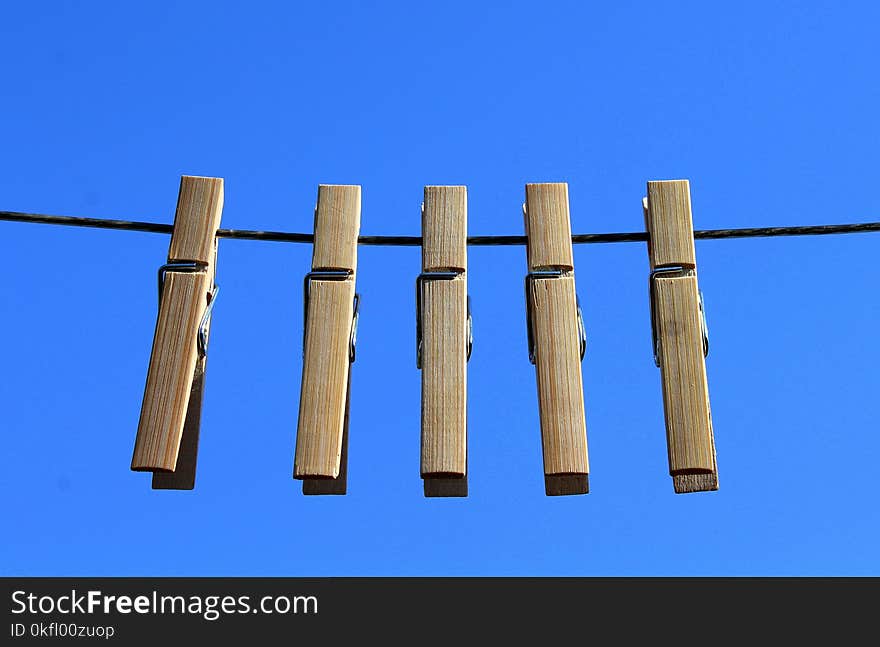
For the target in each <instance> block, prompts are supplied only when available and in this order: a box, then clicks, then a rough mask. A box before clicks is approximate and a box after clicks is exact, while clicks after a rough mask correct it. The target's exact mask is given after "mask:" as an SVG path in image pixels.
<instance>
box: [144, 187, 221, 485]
mask: <svg viewBox="0 0 880 647" xmlns="http://www.w3.org/2000/svg"><path fill="white" fill-rule="evenodd" d="M222 212H223V179H222V178H211V177H192V176H187V175H184V176H183V177H182V178H181V179H180V193H179V196H178V199H177V212H176V214H175V216H174V230H173V233H172V235H171V245H170V247H169V250H168V263H166V264H165V265H163V266H162V267H160V268H159V315H158V318H157V321H156V333H155V336H154V338H153V350H152V353H151V355H150V365H149V369H148V370H147V384H146V388H145V389H144V400H143V406H142V407H141V417H140V423H139V424H138V431H137V438H136V439H135V445H134V455H133V457H132V460H131V469H132V470H135V471H149V472H153V489H165V490H191V489H193V487H194V485H195V474H196V455H197V452H198V445H199V425H200V421H201V410H202V394H203V392H204V384H205V362H206V356H207V348H208V331H209V324H210V317H211V310H212V308H213V306H214V301H215V300H216V297H217V290H218V288H217V286H216V285H215V284H214V274H215V266H216V262H217V228H218V227H219V226H220V216H221V214H222Z"/></svg>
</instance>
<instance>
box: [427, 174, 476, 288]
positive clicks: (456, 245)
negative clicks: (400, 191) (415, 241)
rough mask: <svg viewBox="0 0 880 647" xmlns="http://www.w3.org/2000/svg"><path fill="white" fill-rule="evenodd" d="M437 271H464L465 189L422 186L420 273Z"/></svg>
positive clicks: (465, 241)
mask: <svg viewBox="0 0 880 647" xmlns="http://www.w3.org/2000/svg"><path fill="white" fill-rule="evenodd" d="M437 270H454V271H459V272H464V271H465V270H467V187H464V186H426V187H425V201H424V208H423V211H422V271H424V272H432V271H437Z"/></svg>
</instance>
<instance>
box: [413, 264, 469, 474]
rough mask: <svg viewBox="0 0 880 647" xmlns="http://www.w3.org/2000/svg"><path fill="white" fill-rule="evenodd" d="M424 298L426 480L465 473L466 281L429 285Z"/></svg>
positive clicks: (435, 282) (423, 455) (423, 360)
mask: <svg viewBox="0 0 880 647" xmlns="http://www.w3.org/2000/svg"><path fill="white" fill-rule="evenodd" d="M422 292H423V300H422V321H423V323H422V460H421V472H422V477H423V478H424V477H425V476H430V475H446V476H452V475H458V476H464V475H465V474H466V473H467V401H466V399H467V280H466V279H465V277H464V276H459V277H458V278H455V279H447V280H434V281H427V282H426V283H425V284H424V286H423V288H422Z"/></svg>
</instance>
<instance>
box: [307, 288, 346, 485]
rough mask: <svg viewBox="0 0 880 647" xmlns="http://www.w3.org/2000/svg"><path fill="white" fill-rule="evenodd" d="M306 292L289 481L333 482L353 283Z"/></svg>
mask: <svg viewBox="0 0 880 647" xmlns="http://www.w3.org/2000/svg"><path fill="white" fill-rule="evenodd" d="M310 293H311V296H310V298H309V307H308V313H307V318H306V334H305V353H304V357H303V377H302V390H301V395H300V409H299V423H298V427H297V435H296V458H295V461H294V478H298V479H302V478H336V477H338V476H339V470H340V458H341V452H342V435H343V426H344V419H345V402H346V397H347V395H348V373H349V363H350V362H349V339H350V333H351V318H352V309H353V308H352V301H353V298H354V278H350V279H346V280H344V281H327V280H313V281H312V282H311V290H310Z"/></svg>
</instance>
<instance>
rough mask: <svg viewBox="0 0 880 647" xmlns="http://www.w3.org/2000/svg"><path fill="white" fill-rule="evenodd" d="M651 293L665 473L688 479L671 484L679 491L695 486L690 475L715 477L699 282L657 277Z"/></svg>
mask: <svg viewBox="0 0 880 647" xmlns="http://www.w3.org/2000/svg"><path fill="white" fill-rule="evenodd" d="M653 289H654V303H655V309H656V322H657V331H658V334H659V337H660V347H659V358H660V371H661V380H662V383H663V405H664V411H665V419H666V433H667V442H668V448H669V472H670V474H671V475H672V476H673V477H676V476H682V477H685V476H687V477H688V478H681V479H678V480H677V481H676V480H674V483H675V484H676V491H678V487H679V486H681V487H693V486H695V485H699V484H700V481H701V479H697V478H692V477H693V476H694V475H698V474H700V473H704V474H705V473H711V474H716V473H717V467H716V462H715V443H714V439H713V433H712V417H711V414H710V410H709V387H708V380H707V378H706V362H705V359H704V357H703V341H702V331H701V326H700V313H699V302H698V289H697V277H696V276H695V275H693V274H691V275H687V276H676V277H657V278H655V279H654V285H653ZM702 480H703V481H705V478H702ZM713 480H714V487H710V488H707V489H717V477H713ZM703 485H705V483H703ZM688 491H693V490H688Z"/></svg>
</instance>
